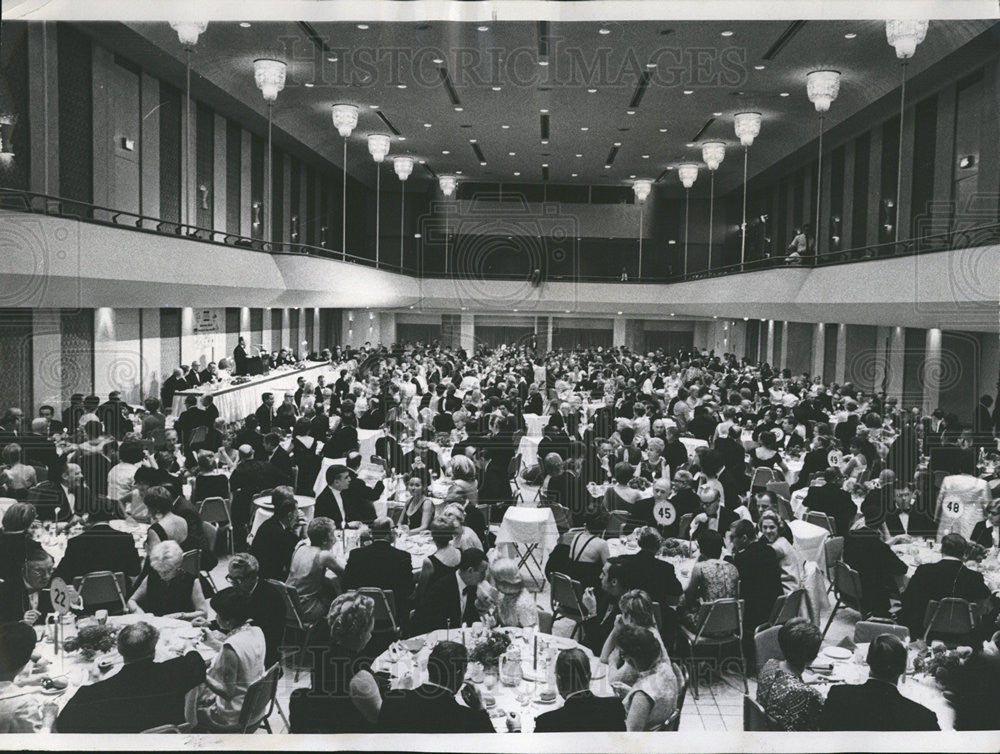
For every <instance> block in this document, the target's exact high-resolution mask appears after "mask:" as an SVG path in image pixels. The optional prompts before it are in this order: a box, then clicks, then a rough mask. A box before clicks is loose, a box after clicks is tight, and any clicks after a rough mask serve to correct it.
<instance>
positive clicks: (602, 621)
mask: <svg viewBox="0 0 1000 754" xmlns="http://www.w3.org/2000/svg"><path fill="white" fill-rule="evenodd" d="M627 589H628V572H627V571H626V570H625V561H624V558H621V557H617V558H608V560H607V561H606V562H605V563H604V568H603V569H602V570H601V591H600V592H599V593H597V594H594V590H593V589H592V588H588V589H587V590H586V591H584V593H583V598H582V599H581V600H580V603H581V605H582V606H583V607H584V608H585V609H586V610H587V612H588V614H589V615H590V617H589V618H587V619H586V620H585V621H584V622H583V623H582V626H583V641H582V642H581V644H583V645H584V646H586V647H587V648H588V649H590V651H591V652H593V653H594V654H596V655H600V653H601V650H602V649H603V648H604V642H606V641H607V639H608V636H610V635H611V631H612V629H614V627H615V619H616V618H617V617H618V615H619V612H620V611H619V608H618V598H619V597H621V596H622V595H623V594H624V593H625V591H626V590H627Z"/></svg>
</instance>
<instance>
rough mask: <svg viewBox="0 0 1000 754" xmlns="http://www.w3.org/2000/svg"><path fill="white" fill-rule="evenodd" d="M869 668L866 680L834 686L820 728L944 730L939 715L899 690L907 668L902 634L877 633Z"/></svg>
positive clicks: (824, 709) (821, 718)
mask: <svg viewBox="0 0 1000 754" xmlns="http://www.w3.org/2000/svg"><path fill="white" fill-rule="evenodd" d="M868 667H869V669H870V671H871V676H870V677H869V679H868V681H867V682H866V683H864V684H861V685H860V686H855V685H851V684H838V685H836V686H832V687H831V688H830V693H829V695H828V696H827V698H826V703H825V704H824V705H823V712H822V713H821V714H820V718H819V729H820V730H879V731H890V730H901V731H907V730H941V728H940V726H939V725H938V720H937V715H935V714H934V713H933V712H931V710H929V709H927V708H926V707H924V706H923V705H921V704H917V703H916V702H914V701H911V700H910V699H907V698H906V697H905V696H903V695H902V694H900V693H899V689H898V688H897V686H896V684H897V683H898V681H899V677H900V676H901V675H902V674H903V673H904V672H905V671H906V647H905V646H904V645H903V642H902V641H900V640H899V638H898V637H896V636H893V635H892V634H882V635H881V636H876V637H875V639H873V640H872V643H871V646H870V647H869V648H868Z"/></svg>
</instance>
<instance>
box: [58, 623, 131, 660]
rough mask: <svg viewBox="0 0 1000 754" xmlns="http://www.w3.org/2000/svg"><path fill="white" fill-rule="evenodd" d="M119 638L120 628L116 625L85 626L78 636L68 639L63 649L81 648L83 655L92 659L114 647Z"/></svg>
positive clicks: (74, 649) (69, 650)
mask: <svg viewBox="0 0 1000 754" xmlns="http://www.w3.org/2000/svg"><path fill="white" fill-rule="evenodd" d="M117 640H118V629H117V628H115V627H114V626H100V625H98V626H83V627H82V628H81V629H80V630H79V631H78V632H77V634H76V636H71V637H69V638H68V639H66V641H65V642H64V643H63V649H65V650H66V651H67V652H75V651H77V650H79V652H80V656H81V657H83V658H84V659H86V660H92V659H94V658H95V657H96V656H97V655H101V654H105V653H106V652H110V651H111V650H112V649H114V648H115V645H116V643H117Z"/></svg>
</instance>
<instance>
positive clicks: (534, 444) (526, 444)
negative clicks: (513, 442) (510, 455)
mask: <svg viewBox="0 0 1000 754" xmlns="http://www.w3.org/2000/svg"><path fill="white" fill-rule="evenodd" d="M541 441H542V437H541V435H538V436H537V437H528V435H525V436H524V437H522V438H521V442H520V443H519V444H518V446H517V452H518V453H520V454H521V461H523V462H524V465H525V466H526V467H531V466H534V465H535V464H536V463H538V443H540V442H541Z"/></svg>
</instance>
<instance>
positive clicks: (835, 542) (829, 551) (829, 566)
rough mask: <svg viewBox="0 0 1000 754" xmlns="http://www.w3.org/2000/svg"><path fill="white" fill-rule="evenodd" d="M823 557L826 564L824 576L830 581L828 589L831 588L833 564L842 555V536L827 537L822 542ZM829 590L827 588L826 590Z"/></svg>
mask: <svg viewBox="0 0 1000 754" xmlns="http://www.w3.org/2000/svg"><path fill="white" fill-rule="evenodd" d="M823 557H824V563H825V565H826V578H827V581H829V582H830V589H832V588H833V566H834V565H835V564H836V563H837V561H838V560H840V559H841V558H843V557H844V538H843V537H829V538H827V540H826V541H825V542H824V543H823ZM827 591H829V590H827Z"/></svg>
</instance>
